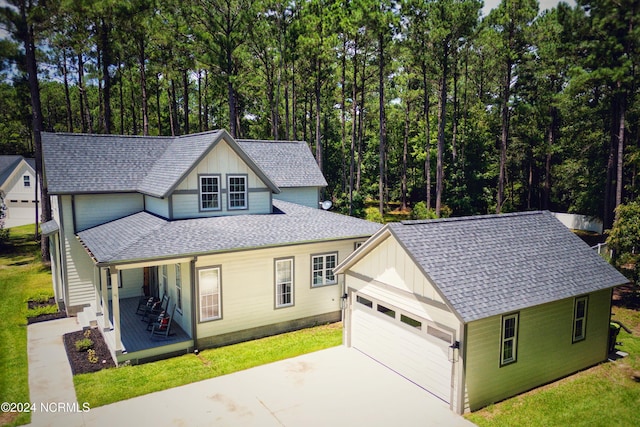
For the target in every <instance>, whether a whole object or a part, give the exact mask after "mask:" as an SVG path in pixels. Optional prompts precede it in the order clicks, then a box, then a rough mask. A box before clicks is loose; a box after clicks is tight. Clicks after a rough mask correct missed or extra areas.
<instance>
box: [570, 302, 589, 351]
mask: <svg viewBox="0 0 640 427" xmlns="http://www.w3.org/2000/svg"><path fill="white" fill-rule="evenodd" d="M588 303H589V298H588V297H586V296H584V297H578V298H576V299H575V301H574V303H573V342H578V341H582V340H584V339H585V338H586V337H587V305H588Z"/></svg>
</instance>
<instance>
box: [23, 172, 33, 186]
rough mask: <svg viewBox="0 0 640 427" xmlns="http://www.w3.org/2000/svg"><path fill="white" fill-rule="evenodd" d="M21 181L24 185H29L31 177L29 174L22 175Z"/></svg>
mask: <svg viewBox="0 0 640 427" xmlns="http://www.w3.org/2000/svg"><path fill="white" fill-rule="evenodd" d="M22 183H23V184H24V186H25V187H31V177H30V176H29V175H24V176H23V177H22Z"/></svg>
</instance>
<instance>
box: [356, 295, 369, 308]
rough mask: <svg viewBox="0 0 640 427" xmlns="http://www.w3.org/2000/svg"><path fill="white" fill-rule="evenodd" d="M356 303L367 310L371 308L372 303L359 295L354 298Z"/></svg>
mask: <svg viewBox="0 0 640 427" xmlns="http://www.w3.org/2000/svg"><path fill="white" fill-rule="evenodd" d="M356 301H357V302H359V303H360V304H362V305H364V306H367V307H369V308H373V302H372V301H371V300H368V299H366V298H363V297H361V296H360V295H358V296H357V297H356Z"/></svg>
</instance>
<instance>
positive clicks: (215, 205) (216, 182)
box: [200, 175, 220, 211]
mask: <svg viewBox="0 0 640 427" xmlns="http://www.w3.org/2000/svg"><path fill="white" fill-rule="evenodd" d="M200 210H201V211H216V210H220V177H219V176H216V175H201V176H200Z"/></svg>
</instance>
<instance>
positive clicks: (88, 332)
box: [82, 329, 91, 339]
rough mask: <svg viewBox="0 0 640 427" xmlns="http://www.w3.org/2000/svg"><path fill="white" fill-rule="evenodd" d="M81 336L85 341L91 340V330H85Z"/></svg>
mask: <svg viewBox="0 0 640 427" xmlns="http://www.w3.org/2000/svg"><path fill="white" fill-rule="evenodd" d="M82 335H84V337H85V338H87V339H89V338H91V329H87V330H86V331H84V333H83V334H82Z"/></svg>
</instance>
